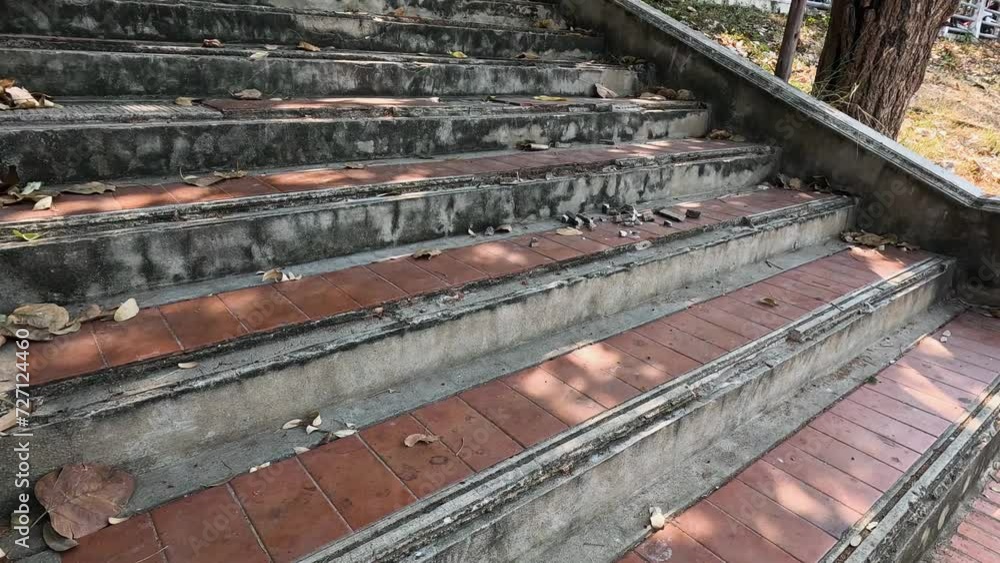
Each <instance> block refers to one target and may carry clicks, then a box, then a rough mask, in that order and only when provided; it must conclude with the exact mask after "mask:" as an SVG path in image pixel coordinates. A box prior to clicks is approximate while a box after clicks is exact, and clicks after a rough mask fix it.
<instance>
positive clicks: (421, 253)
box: [413, 248, 441, 260]
mask: <svg viewBox="0 0 1000 563" xmlns="http://www.w3.org/2000/svg"><path fill="white" fill-rule="evenodd" d="M435 256H441V251H440V250H438V249H436V248H423V249H420V250H418V251H416V252H414V253H413V259H414V260H430V259H431V258H434V257H435Z"/></svg>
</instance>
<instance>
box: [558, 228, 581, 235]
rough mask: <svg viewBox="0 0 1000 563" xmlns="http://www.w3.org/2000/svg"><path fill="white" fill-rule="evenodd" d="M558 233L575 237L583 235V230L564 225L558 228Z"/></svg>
mask: <svg viewBox="0 0 1000 563" xmlns="http://www.w3.org/2000/svg"><path fill="white" fill-rule="evenodd" d="M556 234H557V235H562V236H564V237H574V236H578V235H582V234H583V231H581V230H580V229H574V228H573V227H563V228H561V229H556Z"/></svg>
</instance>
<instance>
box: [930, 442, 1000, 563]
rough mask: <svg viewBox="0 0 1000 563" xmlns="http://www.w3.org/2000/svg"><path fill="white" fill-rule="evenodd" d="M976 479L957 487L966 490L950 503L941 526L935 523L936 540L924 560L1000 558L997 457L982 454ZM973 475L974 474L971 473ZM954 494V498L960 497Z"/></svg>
mask: <svg viewBox="0 0 1000 563" xmlns="http://www.w3.org/2000/svg"><path fill="white" fill-rule="evenodd" d="M983 458H984V460H983V461H984V462H985V463H982V464H981V466H982V467H980V468H979V469H981V470H982V471H981V474H980V475H979V478H978V479H975V478H973V479H971V480H970V481H969V486H968V487H966V486H964V485H965V482H964V481H961V480H960V481H959V483H960V484H961V485H962V486H960V487H958V489H959V490H961V489H963V488H964V489H966V490H965V493H964V501H962V502H961V503H955V504H951V505H950V506H951V507H953V509H952V510H950V513H951V515H950V516H948V515H947V514H946V515H945V517H946V518H947V523H946V525H945V526H944V527H941V526H940V525H938V532H939V534H938V535H939V538H940V539H939V541H938V542H937V544H936V545H932V547H931V548H930V549H928V550H927V551H925V552H924V556H923V557H922V558H921V559H920V561H921V562H923V563H944V562H947V561H957V562H959V563H968V562H970V561H971V562H972V563H979V562H981V561H991V560H992V561H997V560H998V558H1000V546H998V545H997V538H1000V458H997V457H994V458H993V459H992V460H991V459H990V458H989V456H988V455H985V456H983ZM970 477H974V473H972V474H970ZM962 498H963V497H962V495H957V499H956V500H961V499H962Z"/></svg>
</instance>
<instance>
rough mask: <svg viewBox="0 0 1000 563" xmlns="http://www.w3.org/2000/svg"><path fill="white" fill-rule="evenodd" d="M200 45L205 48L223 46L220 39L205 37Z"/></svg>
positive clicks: (219, 47)
mask: <svg viewBox="0 0 1000 563" xmlns="http://www.w3.org/2000/svg"><path fill="white" fill-rule="evenodd" d="M201 46H202V47H205V48H207V49H221V48H222V47H223V45H222V41H219V40H218V39H206V40H204V41H202V42H201Z"/></svg>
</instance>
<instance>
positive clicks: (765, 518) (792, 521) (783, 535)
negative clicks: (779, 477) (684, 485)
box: [707, 480, 837, 563]
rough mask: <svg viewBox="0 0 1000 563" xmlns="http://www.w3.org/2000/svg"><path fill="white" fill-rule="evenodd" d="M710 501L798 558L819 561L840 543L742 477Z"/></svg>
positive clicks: (723, 488) (727, 485) (719, 490)
mask: <svg viewBox="0 0 1000 563" xmlns="http://www.w3.org/2000/svg"><path fill="white" fill-rule="evenodd" d="M707 500H708V501H709V502H710V503H712V504H713V505H714V506H715V507H717V508H719V509H721V510H723V511H724V512H725V513H726V514H728V515H729V516H731V517H732V518H733V519H735V520H736V521H738V522H739V523H741V524H743V525H744V526H746V527H748V528H750V529H751V530H753V531H755V532H757V533H758V534H760V535H761V536H763V537H764V538H765V539H767V540H769V541H770V542H771V543H773V544H774V545H776V546H778V547H780V548H781V549H783V550H784V551H786V552H788V553H789V554H790V555H792V556H793V557H795V558H796V559H798V560H799V561H805V562H808V563H813V562H816V561H819V560H820V559H821V558H822V557H823V556H824V555H826V552H827V551H829V550H830V548H832V547H833V546H834V545H835V544H836V543H837V540H836V539H835V538H834V537H833V536H831V535H830V534H828V533H826V532H825V531H823V530H822V529H821V528H819V527H817V526H816V525H814V524H812V523H810V522H808V521H806V520H804V519H803V518H802V517H801V516H799V515H797V514H795V513H794V512H791V511H789V510H788V509H786V508H784V507H783V506H781V505H780V504H778V503H776V502H774V501H773V500H771V499H769V498H767V497H766V496H764V495H763V494H761V493H758V492H757V491H755V490H754V489H752V488H751V487H749V486H747V485H745V484H744V483H743V482H741V481H739V480H735V481H730V482H728V483H726V484H725V485H723V486H722V487H721V488H720V489H718V490H716V491H715V492H714V493H712V494H711V495H709V496H708V499H707Z"/></svg>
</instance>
